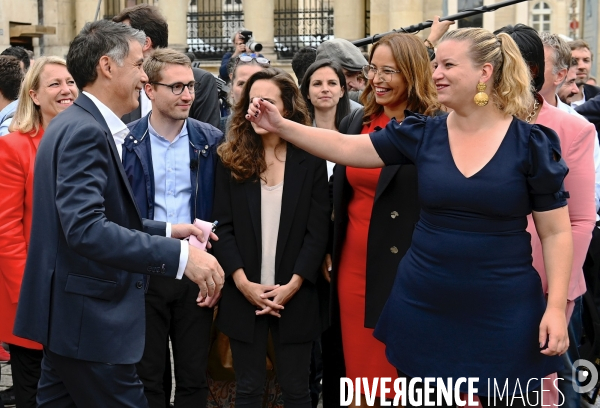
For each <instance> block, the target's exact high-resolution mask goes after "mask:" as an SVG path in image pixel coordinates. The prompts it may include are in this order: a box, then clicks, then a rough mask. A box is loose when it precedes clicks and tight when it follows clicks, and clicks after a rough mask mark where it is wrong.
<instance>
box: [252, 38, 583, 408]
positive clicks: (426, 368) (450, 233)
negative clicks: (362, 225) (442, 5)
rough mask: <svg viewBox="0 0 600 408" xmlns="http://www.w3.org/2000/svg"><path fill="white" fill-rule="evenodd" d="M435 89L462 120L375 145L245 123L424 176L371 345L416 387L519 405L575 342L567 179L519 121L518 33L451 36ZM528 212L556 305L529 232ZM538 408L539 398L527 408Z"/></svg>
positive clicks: (446, 120) (383, 134)
mask: <svg viewBox="0 0 600 408" xmlns="http://www.w3.org/2000/svg"><path fill="white" fill-rule="evenodd" d="M379 69H381V67H380V68H379ZM378 74H379V73H378ZM433 80H434V82H435V84H436V87H437V90H438V98H439V101H440V103H442V104H444V105H445V106H447V107H449V108H451V109H452V110H453V111H452V112H451V113H450V114H449V115H448V116H444V117H434V118H431V117H424V116H421V115H418V114H413V113H411V112H408V111H407V112H406V117H405V119H404V121H403V122H402V123H401V124H399V123H397V122H396V121H390V123H389V124H388V125H387V126H386V128H385V129H383V130H381V131H378V132H374V133H372V134H371V135H370V138H369V137H366V136H364V135H363V136H359V135H341V134H336V133H335V132H328V131H324V130H320V129H314V128H305V127H302V126H300V125H298V124H295V123H291V122H289V121H285V120H282V119H281V117H280V116H279V115H278V113H277V112H276V111H274V110H273V109H271V107H270V106H269V105H268V104H265V103H263V102H262V101H260V100H258V99H256V100H254V101H252V103H251V104H250V107H249V109H248V115H247V116H246V117H247V118H248V119H249V120H251V121H253V122H255V123H258V124H259V125H260V126H261V127H264V128H268V129H269V130H271V131H273V132H276V133H278V134H280V135H281V137H282V138H285V139H287V140H288V141H290V142H292V143H294V144H295V145H298V146H299V147H301V148H303V149H306V150H308V151H309V152H311V153H313V154H315V155H317V156H320V157H323V158H326V159H328V160H332V161H335V162H338V163H343V164H346V165H352V166H357V167H358V166H362V167H377V166H383V165H388V164H395V163H404V162H412V163H414V164H415V165H416V166H417V169H418V177H419V199H420V202H421V206H422V208H423V210H422V212H421V218H420V220H419V222H418V223H417V226H416V227H415V232H414V235H413V243H412V245H411V248H410V249H409V251H408V253H407V254H406V256H405V257H404V258H403V259H402V261H401V263H400V266H399V269H398V274H397V276H396V281H395V283H394V287H393V290H392V293H391V295H390V298H389V299H388V302H387V304H386V306H385V308H384V311H383V313H382V315H381V317H380V320H379V323H378V325H377V327H376V330H375V336H376V337H377V338H378V339H380V340H381V341H382V342H384V343H385V344H386V355H387V357H388V359H389V360H390V362H391V363H392V364H393V365H394V366H395V367H396V368H397V369H398V371H399V372H400V373H402V374H403V375H404V376H405V377H407V378H414V377H421V378H422V377H437V378H443V379H446V378H448V377H450V378H452V379H454V380H456V379H458V378H459V377H478V378H479V381H478V383H477V388H478V391H477V394H478V395H479V396H480V399H481V402H482V404H483V405H484V406H487V405H489V404H493V403H494V402H495V404H496V405H497V406H498V404H507V403H508V404H511V403H514V404H515V405H513V406H517V404H518V403H519V402H521V401H523V400H521V399H516V400H512V401H511V399H510V398H508V401H507V398H506V396H507V395H513V394H514V395H520V394H526V393H529V392H532V391H533V392H535V391H537V390H538V389H539V387H540V384H541V378H543V377H544V376H545V375H547V374H550V373H552V372H554V370H556V369H557V368H559V367H560V366H561V363H560V359H559V358H558V357H557V355H559V354H562V353H564V352H565V351H566V349H567V346H568V336H567V328H566V327H567V326H566V321H565V305H566V296H567V287H568V281H569V274H570V269H571V267H570V266H571V257H572V240H571V231H570V224H569V217H568V212H567V208H566V198H567V197H568V194H567V193H566V192H565V191H564V190H563V187H562V182H563V179H564V176H565V175H566V173H567V171H568V170H567V168H566V166H565V164H564V161H562V160H561V158H560V145H559V141H558V138H557V136H556V134H555V133H554V132H553V131H552V130H551V129H548V128H545V127H543V126H539V125H530V124H529V123H527V122H526V121H521V120H519V119H516V118H515V117H526V118H531V117H533V115H534V114H535V110H536V108H537V107H538V105H537V104H535V103H534V101H533V99H532V97H531V92H530V91H529V84H530V78H529V71H528V68H527V66H526V64H525V62H524V61H523V59H522V57H521V54H520V52H519V49H518V48H517V46H516V45H515V43H514V41H513V40H512V39H511V38H510V36H508V35H506V34H499V35H498V36H495V35H493V34H492V33H490V32H488V31H486V30H483V29H478V28H470V29H459V30H455V31H451V32H449V33H447V34H446V35H445V36H444V37H443V38H442V41H441V43H440V45H439V46H438V50H437V53H436V59H435V71H434V74H433ZM475 95H476V96H475ZM474 96H475V97H474ZM532 211H533V218H534V221H535V223H536V228H537V230H538V232H539V233H540V237H541V238H542V245H543V248H544V254H545V259H544V260H545V264H546V270H547V271H548V274H549V286H550V288H549V292H548V298H547V299H545V297H544V295H543V292H542V287H541V282H540V279H539V276H538V274H537V272H536V271H535V270H534V269H533V267H532V264H531V263H532V259H531V245H530V236H529V234H528V233H527V232H526V231H525V228H526V226H527V221H526V216H527V214H529V213H531V212H532ZM488 381H489V383H490V385H491V389H490V390H489V391H488V386H487V384H488ZM494 384H497V387H498V388H499V389H500V391H501V392H502V391H503V389H504V387H505V385H506V390H505V391H504V397H505V398H504V400H503V401H499V400H498V398H499V397H498V396H496V400H495V401H494V399H493V398H489V399H488V398H485V397H488V396H490V397H491V396H492V395H491V394H493V393H494ZM460 390H461V391H463V392H466V391H467V387H466V384H463V385H461V386H460ZM535 402H536V401H535V395H534V397H532V398H531V399H530V400H529V401H528V402H527V404H528V405H527V406H531V405H536V404H535ZM538 403H539V401H538Z"/></svg>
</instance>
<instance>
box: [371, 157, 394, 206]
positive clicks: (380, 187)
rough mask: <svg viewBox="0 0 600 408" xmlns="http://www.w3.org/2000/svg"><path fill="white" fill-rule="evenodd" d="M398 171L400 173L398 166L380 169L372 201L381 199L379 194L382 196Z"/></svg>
mask: <svg viewBox="0 0 600 408" xmlns="http://www.w3.org/2000/svg"><path fill="white" fill-rule="evenodd" d="M398 171H400V165H399V164H395V165H392V166H385V167H384V168H382V169H381V173H380V174H379V181H377V188H376V189H375V200H374V201H377V200H379V197H381V194H383V192H384V191H385V189H386V188H387V186H388V185H389V184H390V182H391V181H392V180H393V178H394V176H395V175H396V173H398Z"/></svg>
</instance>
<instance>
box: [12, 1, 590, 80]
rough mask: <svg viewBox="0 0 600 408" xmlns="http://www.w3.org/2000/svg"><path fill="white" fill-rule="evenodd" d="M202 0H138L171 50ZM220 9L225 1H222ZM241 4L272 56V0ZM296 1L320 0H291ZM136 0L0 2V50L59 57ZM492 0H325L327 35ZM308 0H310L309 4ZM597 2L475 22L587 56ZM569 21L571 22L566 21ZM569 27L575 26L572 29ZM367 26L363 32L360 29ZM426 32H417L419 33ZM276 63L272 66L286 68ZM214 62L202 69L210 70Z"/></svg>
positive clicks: (182, 40)
mask: <svg viewBox="0 0 600 408" xmlns="http://www.w3.org/2000/svg"><path fill="white" fill-rule="evenodd" d="M206 1H207V0H145V1H144V2H149V3H152V4H155V5H157V6H158V7H159V8H160V9H161V10H162V12H163V14H164V15H165V17H166V18H167V21H168V23H169V31H170V33H169V40H170V46H171V47H172V48H176V49H180V50H183V51H185V50H186V48H187V35H188V32H187V29H186V27H187V13H188V11H190V10H191V9H192V8H194V11H201V9H202V8H203V7H205V5H206V4H207V3H206ZM221 1H222V2H223V5H224V6H223V7H227V6H228V5H230V4H232V0H221ZM233 1H234V2H236V3H239V4H241V7H242V8H243V24H244V26H246V27H250V28H252V30H253V31H254V37H255V38H257V39H258V40H259V41H260V42H261V43H262V44H263V45H264V50H263V54H265V55H266V56H268V57H270V58H271V59H272V60H276V59H277V57H276V54H275V52H274V45H275V44H274V31H275V24H274V18H275V17H274V13H275V10H276V8H277V7H280V6H279V3H277V2H278V1H279V0H241V1H240V0H233ZM295 1H296V2H297V3H301V2H302V1H303V2H304V3H308V2H312V3H318V2H319V1H320V0H295ZM140 2H142V0H101V1H100V6H98V5H99V1H98V0H0V50H2V49H4V48H6V47H8V46H9V45H23V46H25V47H27V48H32V49H33V50H34V52H35V54H36V55H41V54H43V55H59V56H64V55H65V54H66V52H67V49H68V45H69V42H70V41H71V40H72V39H73V37H74V36H75V34H76V33H77V32H78V31H79V30H80V29H81V27H82V26H83V25H84V24H85V22H87V21H92V20H94V18H95V17H96V16H98V18H103V17H105V16H110V15H114V14H116V13H117V12H118V11H120V10H121V9H122V8H124V7H127V6H130V5H133V4H136V3H140ZM497 2H498V1H496V0H330V1H329V4H330V6H332V8H333V21H334V24H333V25H334V32H333V35H334V36H335V37H338V38H346V39H349V40H355V39H360V38H364V37H365V35H366V34H371V35H373V34H376V33H384V32H387V31H390V30H392V29H396V28H400V27H404V26H409V25H411V24H415V23H418V22H422V21H425V20H427V19H429V18H431V17H432V16H433V15H442V16H443V15H451V14H454V13H456V12H458V10H459V9H461V8H464V7H477V6H480V5H481V4H485V5H489V4H494V3H497ZM312 3H311V4H312ZM599 9H600V0H530V1H526V2H522V3H518V4H516V5H512V6H509V7H506V8H503V9H500V10H498V11H495V12H492V13H485V14H483V16H482V17H481V18H480V20H476V21H475V22H474V23H475V24H478V25H481V26H483V27H484V28H486V29H489V30H495V29H497V28H500V27H502V26H504V25H506V24H516V23H524V24H528V25H532V26H534V27H535V28H537V29H539V30H542V31H551V32H554V33H558V34H563V35H565V36H570V37H577V38H584V39H586V40H588V42H590V43H591V45H592V48H593V50H594V54H595V55H596V56H597V55H599V54H600V44H599V41H598V25H599V23H598V20H599V18H600V11H599ZM573 21H576V23H575V22H573ZM572 28H575V30H573V29H572ZM367 31H368V32H367ZM427 31H428V30H425V31H424V32H422V33H420V34H419V35H421V36H422V37H423V38H425V37H426V36H427V34H428V32H427ZM287 63H288V62H286V61H280V62H278V64H283V65H286V64H287ZM217 65H218V63H217V62H212V63H211V62H203V63H202V66H203V67H206V69H209V70H211V71H216V67H217Z"/></svg>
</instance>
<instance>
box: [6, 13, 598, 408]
mask: <svg viewBox="0 0 600 408" xmlns="http://www.w3.org/2000/svg"><path fill="white" fill-rule="evenodd" d="M452 24H454V23H453V22H451V21H445V22H440V21H439V17H435V18H434V19H433V24H432V28H431V30H430V32H428V35H427V38H426V39H425V40H423V39H422V38H420V37H418V36H415V35H412V34H406V33H393V34H388V35H386V36H384V37H383V38H381V39H380V40H378V41H377V42H376V43H374V44H373V45H372V46H371V47H370V48H369V50H368V52H365V53H363V52H362V51H361V50H360V49H359V48H357V47H355V46H354V45H353V44H352V43H350V42H349V41H347V40H344V39H332V40H328V41H325V42H323V43H322V44H320V45H319V46H318V47H317V48H313V47H306V48H303V49H300V50H299V51H298V52H297V53H296V54H295V56H294V58H293V60H292V68H293V71H294V74H295V78H294V77H293V76H292V75H290V74H289V73H287V72H285V71H284V70H281V69H278V68H274V67H272V66H271V61H269V59H268V58H266V57H265V56H263V55H262V54H259V53H257V52H253V51H252V50H251V49H249V48H248V46H247V44H246V41H247V40H246V39H245V38H244V36H243V35H242V34H241V33H242V31H243V30H240V31H237V32H236V33H234V34H233V36H232V44H233V52H231V53H228V54H226V55H225V56H224V58H223V61H222V63H221V67H220V71H219V77H220V78H221V79H222V80H223V81H225V82H227V83H228V85H229V93H228V96H227V100H226V101H219V96H218V91H217V84H216V80H215V77H214V76H213V75H212V74H210V73H209V72H207V71H205V70H202V69H200V68H195V67H194V68H193V67H192V61H190V59H189V58H188V57H187V56H186V55H185V54H183V53H180V52H178V51H175V50H172V49H170V48H168V26H167V23H166V20H165V19H164V17H163V16H162V15H161V14H160V12H159V10H158V8H156V7H155V6H151V5H146V4H141V5H137V6H134V7H130V8H127V9H125V10H123V12H121V13H120V14H119V15H117V16H115V17H114V18H113V19H112V21H108V20H102V21H98V22H94V23H88V24H86V26H85V27H84V28H83V29H82V31H81V32H80V33H79V34H78V35H77V37H76V38H75V39H74V40H73V42H72V43H71V45H70V47H69V52H68V54H67V56H66V59H62V58H59V57H54V56H42V57H36V58H35V59H34V57H33V54H32V53H31V52H28V51H27V50H25V49H23V48H21V47H10V48H8V49H6V50H4V51H3V52H2V53H0V191H1V192H2V193H1V194H0V341H1V342H2V343H4V344H5V345H6V346H7V349H8V352H6V351H5V350H4V348H0V360H9V359H10V363H11V369H12V370H11V371H12V380H13V381H12V382H13V386H12V387H11V388H10V389H9V390H7V391H4V392H3V393H0V394H2V395H3V400H7V401H8V400H9V397H7V396H8V395H9V393H10V395H11V398H14V403H15V404H16V406H17V407H18V408H29V407H38V406H39V407H42V408H46V407H68V406H79V407H121V406H123V407H125V406H135V407H150V408H168V407H170V406H175V407H204V406H207V404H208V403H209V402H208V401H209V398H211V397H212V398H214V395H213V396H210V387H209V385H210V381H211V377H210V373H209V374H207V370H208V371H210V370H209V365H210V364H209V359H211V358H213V357H215V356H216V358H218V362H217V363H218V364H221V365H222V366H223V367H225V366H227V364H225V363H226V361H229V363H230V364H229V367H228V368H227V367H225V369H229V370H232V371H233V372H234V374H235V387H234V394H235V397H233V398H232V400H234V401H235V406H239V407H253V408H254V407H256V408H258V407H261V406H264V404H265V389H264V388H265V381H266V378H267V369H268V368H269V365H271V366H272V368H273V369H274V372H275V375H276V381H277V384H278V385H279V389H280V395H279V396H278V398H281V400H282V401H283V405H284V406H286V407H298V408H300V407H302V408H309V407H310V408H315V407H316V406H317V404H318V403H319V401H322V404H323V406H324V407H325V408H329V407H338V406H340V404H341V402H340V398H341V395H344V392H345V390H344V388H343V387H342V383H341V382H340V379H341V378H344V377H348V378H351V379H355V378H366V379H368V380H369V381H371V383H372V381H373V379H375V378H383V377H387V378H391V379H393V380H394V379H396V378H403V379H407V380H410V379H413V378H423V377H438V378H448V377H451V378H459V377H478V378H479V379H480V381H481V382H482V383H486V381H487V380H488V379H489V380H495V381H497V382H499V383H500V382H501V383H502V384H504V382H506V384H508V395H513V394H514V395H522V396H523V397H527V398H523V399H522V400H517V401H515V400H514V399H513V400H510V399H508V396H507V397H506V399H504V400H498V399H497V397H496V399H494V398H495V396H494V394H488V392H487V390H486V389H484V388H485V387H480V388H479V392H478V394H477V404H479V405H480V406H494V405H496V406H511V404H512V406H519V405H518V404H519V403H522V405H520V406H548V405H552V406H558V405H562V406H567V407H574V408H575V407H579V406H580V403H581V394H580V393H578V392H576V391H575V390H574V388H573V387H572V386H571V382H572V381H577V379H576V378H573V373H575V370H574V363H575V361H576V360H578V359H580V358H582V356H581V355H580V353H579V344H580V341H581V339H582V338H583V337H584V336H585V333H584V328H583V315H584V314H585V309H584V307H585V306H584V305H585V304H586V302H585V301H584V299H585V298H584V297H585V296H588V297H590V298H591V299H592V303H593V300H598V301H599V302H600V231H599V228H600V227H599V226H600V223H599V222H600V216H599V215H598V211H599V209H600V144H599V139H598V133H597V132H598V130H599V129H600V88H599V87H597V86H596V85H595V79H594V78H593V77H591V72H592V65H593V63H594V56H593V53H592V51H591V50H590V47H589V45H588V44H587V43H586V42H585V41H583V40H575V41H572V42H569V43H568V42H566V41H565V40H563V39H562V38H561V37H560V36H558V35H556V34H552V33H538V32H537V31H535V30H534V29H533V28H531V27H528V26H525V25H522V24H517V25H515V26H506V27H503V28H502V29H500V30H497V31H496V32H494V33H491V32H489V31H486V30H484V29H480V28H467V29H465V28H463V29H454V30H449V28H450V27H451V25H452ZM244 32H245V31H244ZM223 102H224V103H225V106H223V105H222V103H223ZM34 173H35V177H34ZM198 220H203V221H208V222H209V223H213V224H212V225H210V226H208V227H207V226H206V225H208V223H206V225H205V224H203V223H202V222H199V221H198ZM213 221H214V222H213ZM588 304H589V302H588ZM598 312H600V310H598ZM216 333H218V336H219V337H218V339H219V341H218V342H217V341H215V338H216V336H217V334H216ZM217 343H218V344H217ZM216 347H219V353H216V352H215V348H216ZM9 353H10V354H9ZM171 353H172V361H171ZM598 357H600V356H598ZM172 364H173V367H174V371H173V372H174V382H173V380H172V370H171V365H172ZM543 377H549V378H552V379H561V380H562V381H557V383H558V384H559V386H558V387H549V386H548V384H545V383H543V382H541V381H539V379H540V378H543ZM530 379H538V380H536V381H533V382H532V383H530V381H529V380H530ZM519 383H520V384H521V385H523V384H528V388H527V389H523V390H519V389H518V388H517V387H516V384H519ZM391 392H393V390H388V393H387V394H386V393H385V392H384V391H382V389H381V388H378V389H377V390H376V395H377V399H376V400H375V406H380V401H384V400H385V399H386V398H387V399H392V398H393V394H392V393H391ZM460 392H462V393H466V392H467V388H466V384H465V386H464V387H462V386H461V387H460ZM172 393H173V394H174V400H173V402H172V401H171V395H172ZM433 393H434V394H435V395H438V394H437V393H440V394H439V395H441V391H440V390H438V389H434V390H433ZM536 393H537V394H538V395H541V396H542V397H534V396H535V395H536ZM559 394H560V395H559ZM5 397H6V398H5ZM439 401H441V399H440V400H439ZM521 401H522V402H521ZM536 401H537V402H536ZM498 404H501V405H498ZM514 404H517V405H514ZM351 406H354V407H362V406H367V401H366V400H365V398H362V399H358V398H357V399H354V400H353V401H352V402H351ZM371 406H372V405H371ZM407 406H413V405H412V404H411V403H408V405H407ZM439 406H453V404H450V403H441V405H439ZM0 407H2V403H1V402H0Z"/></svg>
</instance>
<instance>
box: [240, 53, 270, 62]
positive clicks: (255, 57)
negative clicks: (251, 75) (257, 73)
mask: <svg viewBox="0 0 600 408" xmlns="http://www.w3.org/2000/svg"><path fill="white" fill-rule="evenodd" d="M238 58H239V60H240V61H242V62H251V61H252V60H256V62H258V63H259V64H270V63H271V61H269V60H268V59H266V58H264V57H259V56H258V55H256V54H240V56H239V57H238Z"/></svg>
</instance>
